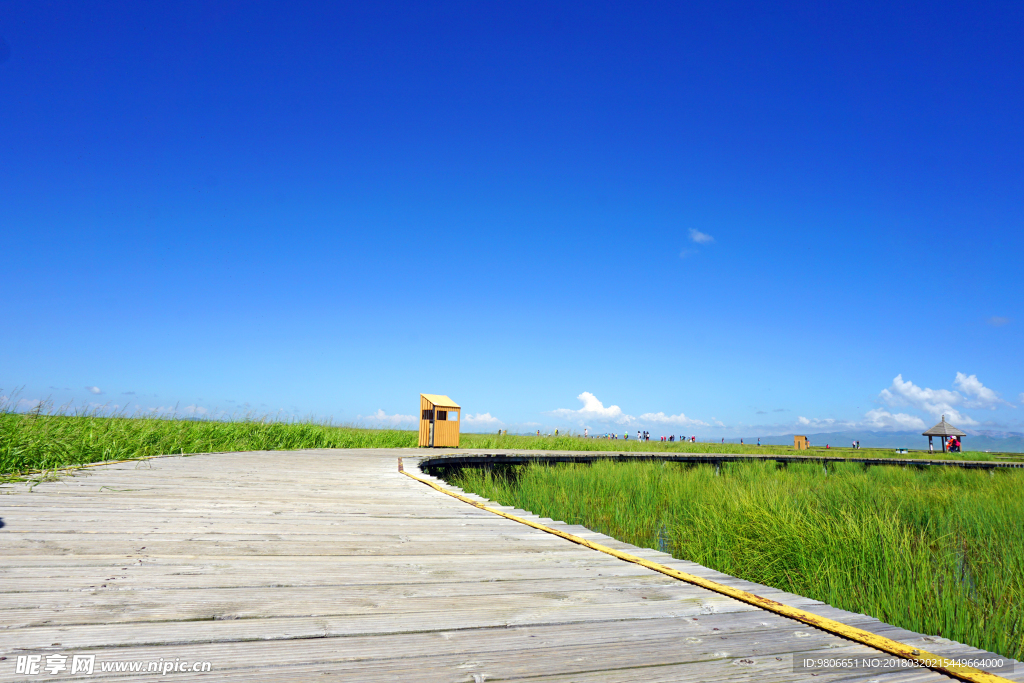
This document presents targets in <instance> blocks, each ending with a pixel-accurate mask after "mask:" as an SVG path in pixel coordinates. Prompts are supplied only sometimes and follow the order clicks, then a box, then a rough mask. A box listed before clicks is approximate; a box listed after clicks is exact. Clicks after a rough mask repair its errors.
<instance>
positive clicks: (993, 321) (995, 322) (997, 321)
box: [988, 315, 1010, 327]
mask: <svg viewBox="0 0 1024 683" xmlns="http://www.w3.org/2000/svg"><path fill="white" fill-rule="evenodd" d="M1008 322H1010V319H1009V318H1004V317H1003V316H1001V315H994V316H992V317H991V318H989V319H988V324H989V325H991V326H992V327H1002V326H1003V325H1005V324H1006V323H1008Z"/></svg>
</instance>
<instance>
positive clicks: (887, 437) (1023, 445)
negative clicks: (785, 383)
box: [726, 430, 1024, 453]
mask: <svg viewBox="0 0 1024 683" xmlns="http://www.w3.org/2000/svg"><path fill="white" fill-rule="evenodd" d="M964 431H967V430H964ZM806 436H807V438H808V439H810V440H811V445H812V446H824V445H825V444H829V445H831V446H843V447H847V446H849V445H850V443H851V442H853V441H856V440H857V439H860V445H861V447H862V448H914V449H919V450H924V449H927V448H928V437H926V436H921V434H920V433H919V432H853V431H850V432H826V433H822V434H806ZM726 441H727V442H729V441H735V440H734V439H726ZM743 442H744V443H757V436H754V437H753V438H748V437H744V438H743ZM761 443H763V444H772V445H778V446H792V445H793V434H785V435H783V436H762V437H761ZM963 447H964V450H965V451H999V452H1003V453H1024V434H1020V433H1017V432H977V433H975V434H971V433H968V434H967V436H965V437H963ZM935 449H936V450H941V445H940V444H939V441H938V439H936V440H935Z"/></svg>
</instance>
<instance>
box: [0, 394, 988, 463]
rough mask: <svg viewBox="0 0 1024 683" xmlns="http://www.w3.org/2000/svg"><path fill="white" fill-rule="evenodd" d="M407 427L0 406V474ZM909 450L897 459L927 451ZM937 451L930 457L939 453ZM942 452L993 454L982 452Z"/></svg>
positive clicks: (364, 439)
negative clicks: (22, 410)
mask: <svg viewBox="0 0 1024 683" xmlns="http://www.w3.org/2000/svg"><path fill="white" fill-rule="evenodd" d="M416 442H417V433H416V432H415V431H411V430H396V429H358V428H354V427H340V426H336V425H332V424H328V423H323V422H316V421H305V422H281V421H275V420H273V419H267V418H257V419H253V418H246V419H241V420H234V421H225V420H193V419H175V418H152V417H150V418H146V417H138V416H136V417H128V416H125V415H117V416H113V417H105V416H102V415H99V414H97V413H85V414H77V415H76V414H66V413H59V412H53V411H52V410H49V408H48V407H47V406H45V405H44V406H43V407H42V408H40V409H38V410H36V411H34V412H30V413H18V412H14V411H13V410H12V409H11V406H10V404H9V403H7V404H0V474H18V473H23V472H26V471H31V470H52V469H60V468H64V467H70V466H74V465H82V464H87V463H91V462H100V461H103V460H125V459H130V458H143V457H148V456H153V455H164V454H170V453H181V454H189V453H208V452H225V451H253V450H289V449H297V448H399V447H414V446H416ZM461 445H462V447H463V448H483V449H508V450H562V451H591V452H593V451H605V452H637V451H653V452H664V453H751V454H793V453H794V451H793V449H792V448H791V447H788V446H760V447H758V446H751V445H743V446H740V445H738V444H720V443H693V444H691V443H680V442H672V443H669V442H662V441H648V442H637V441H635V440H632V441H628V440H621V439H618V440H609V439H584V438H581V437H579V436H578V435H572V434H563V435H560V436H557V437H556V436H540V437H538V436H529V435H526V436H524V435H511V436H505V435H502V436H498V435H496V434H463V435H462V439H461ZM800 453H801V454H806V455H819V454H821V455H832V456H844V455H846V456H851V455H856V456H858V457H891V456H892V455H893V452H892V450H890V449H864V450H859V451H854V450H851V449H848V448H847V449H841V448H833V449H830V450H827V451H826V450H824V449H813V450H810V451H801V452H800ZM927 456H928V454H927V453H912V454H910V455H908V456H902V457H927ZM940 456H941V454H936V456H935V457H940ZM948 457H967V458H977V459H992V458H993V456H992V455H991V454H988V453H964V454H956V455H955V456H948Z"/></svg>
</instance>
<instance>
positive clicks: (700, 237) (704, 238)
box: [690, 228, 715, 244]
mask: <svg viewBox="0 0 1024 683" xmlns="http://www.w3.org/2000/svg"><path fill="white" fill-rule="evenodd" d="M690 239H691V240H693V241H694V242H696V243H697V244H710V243H712V242H714V241H715V238H714V237H712V236H711V235H709V234H707V233H706V232H701V231H700V230H697V229H696V228H690Z"/></svg>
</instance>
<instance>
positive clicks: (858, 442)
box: [857, 439, 860, 451]
mask: <svg viewBox="0 0 1024 683" xmlns="http://www.w3.org/2000/svg"><path fill="white" fill-rule="evenodd" d="M857 450H858V451H859V450H860V439H857Z"/></svg>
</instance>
